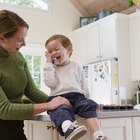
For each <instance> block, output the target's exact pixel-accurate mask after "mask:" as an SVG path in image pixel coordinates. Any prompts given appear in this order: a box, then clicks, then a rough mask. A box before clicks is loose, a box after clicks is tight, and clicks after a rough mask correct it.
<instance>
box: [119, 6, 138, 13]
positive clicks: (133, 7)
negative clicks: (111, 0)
mask: <svg viewBox="0 0 140 140" xmlns="http://www.w3.org/2000/svg"><path fill="white" fill-rule="evenodd" d="M137 9H140V6H132V7H130V8H128V9H126V10H124V11H121V12H120V13H122V14H131V13H134V12H136V10H137Z"/></svg>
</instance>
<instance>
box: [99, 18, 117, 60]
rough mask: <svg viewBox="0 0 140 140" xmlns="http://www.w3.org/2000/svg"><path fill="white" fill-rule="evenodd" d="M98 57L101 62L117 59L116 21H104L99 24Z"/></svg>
mask: <svg viewBox="0 0 140 140" xmlns="http://www.w3.org/2000/svg"><path fill="white" fill-rule="evenodd" d="M99 29H100V50H101V52H100V56H101V59H102V60H105V59H110V58H114V57H117V51H116V50H117V48H116V47H117V42H116V39H117V38H116V19H115V18H111V19H104V20H102V22H100V23H99Z"/></svg>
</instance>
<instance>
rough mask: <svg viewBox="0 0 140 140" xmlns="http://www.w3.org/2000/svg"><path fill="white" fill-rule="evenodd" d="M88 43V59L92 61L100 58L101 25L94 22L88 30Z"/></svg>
mask: <svg viewBox="0 0 140 140" xmlns="http://www.w3.org/2000/svg"><path fill="white" fill-rule="evenodd" d="M86 32H87V36H86V38H87V45H86V61H87V63H92V62H95V61H99V60H100V40H99V37H100V36H99V26H98V24H92V26H89V27H88V28H87V30H86Z"/></svg>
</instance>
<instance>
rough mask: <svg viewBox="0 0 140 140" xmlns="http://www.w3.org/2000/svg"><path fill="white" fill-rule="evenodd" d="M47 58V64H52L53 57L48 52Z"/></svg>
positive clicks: (46, 53)
mask: <svg viewBox="0 0 140 140" xmlns="http://www.w3.org/2000/svg"><path fill="white" fill-rule="evenodd" d="M45 56H46V61H47V63H52V58H51V55H50V54H49V53H48V52H47V51H45Z"/></svg>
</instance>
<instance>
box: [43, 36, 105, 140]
mask: <svg viewBox="0 0 140 140" xmlns="http://www.w3.org/2000/svg"><path fill="white" fill-rule="evenodd" d="M45 47H46V49H47V51H46V54H45V55H46V59H47V60H46V61H47V63H46V65H45V68H44V82H45V84H46V85H47V86H48V87H49V88H50V89H51V94H50V97H49V99H48V101H50V100H52V99H53V98H54V97H56V96H62V97H65V98H67V99H68V100H69V102H70V103H71V106H68V105H61V106H60V107H58V108H57V109H55V110H53V111H52V110H50V111H48V114H49V115H50V117H51V120H52V121H53V122H54V124H55V126H56V128H57V130H58V132H59V133H60V134H61V135H62V136H65V140H77V139H78V138H80V137H81V136H83V135H84V134H85V133H86V131H87V128H86V127H85V126H83V125H82V126H79V125H76V124H75V120H76V118H75V114H77V115H79V116H80V117H82V118H85V119H86V123H87V125H88V126H89V127H90V129H91V131H92V132H93V136H94V138H95V140H106V138H105V137H104V136H103V133H102V131H101V129H100V127H99V125H98V120H97V114H96V108H97V103H96V102H94V101H93V100H90V99H89V90H88V87H87V83H86V80H85V79H84V74H83V71H82V69H81V67H80V66H79V65H78V64H77V63H76V62H73V61H70V56H71V54H72V51H73V48H72V43H71V41H70V40H69V39H68V38H67V37H66V36H64V35H54V36H52V37H50V38H49V39H48V40H47V41H46V44H45ZM77 57H78V56H77Z"/></svg>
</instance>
